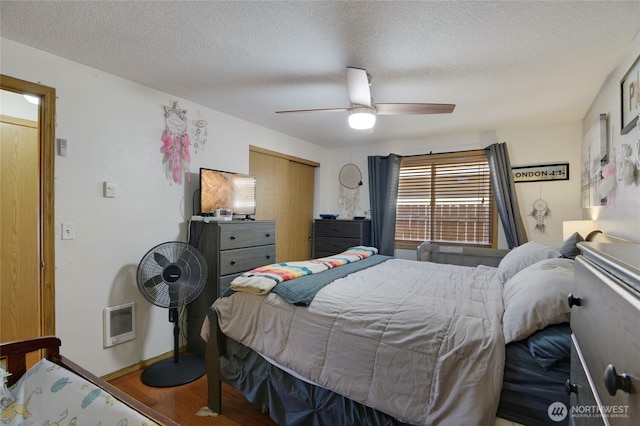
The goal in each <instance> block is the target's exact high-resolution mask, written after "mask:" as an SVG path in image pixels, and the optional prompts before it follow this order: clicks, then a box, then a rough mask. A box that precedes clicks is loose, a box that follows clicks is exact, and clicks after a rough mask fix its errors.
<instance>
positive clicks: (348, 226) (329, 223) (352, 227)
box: [315, 219, 369, 240]
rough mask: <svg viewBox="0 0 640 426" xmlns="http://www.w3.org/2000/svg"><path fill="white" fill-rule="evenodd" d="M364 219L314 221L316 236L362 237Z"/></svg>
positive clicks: (367, 223)
mask: <svg viewBox="0 0 640 426" xmlns="http://www.w3.org/2000/svg"><path fill="white" fill-rule="evenodd" d="M365 223H366V225H367V226H369V222H364V221H340V220H330V219H329V220H317V221H316V222H315V235H316V237H339V238H356V239H358V240H359V239H361V238H363V236H364V235H363V229H364V227H363V225H364V224H365Z"/></svg>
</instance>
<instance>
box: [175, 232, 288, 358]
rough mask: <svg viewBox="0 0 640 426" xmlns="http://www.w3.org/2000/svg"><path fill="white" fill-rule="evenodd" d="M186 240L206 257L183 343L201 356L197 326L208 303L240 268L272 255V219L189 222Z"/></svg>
mask: <svg viewBox="0 0 640 426" xmlns="http://www.w3.org/2000/svg"><path fill="white" fill-rule="evenodd" d="M189 231H190V238H189V243H190V244H191V245H193V246H195V247H196V248H198V250H200V252H202V254H203V255H204V257H205V259H206V261H207V267H208V276H207V285H206V287H205V289H204V290H203V291H202V293H201V294H200V296H198V298H197V299H196V300H194V301H193V302H191V303H190V304H189V305H188V306H187V344H188V350H189V352H191V353H193V354H196V355H199V356H204V350H205V342H204V341H203V340H202V338H201V337H200V328H201V326H202V322H203V321H204V318H205V317H206V315H207V312H208V310H209V307H210V306H211V304H212V303H213V302H214V301H215V300H216V299H217V298H218V297H220V296H221V295H222V294H224V292H225V291H227V289H228V288H229V286H230V285H231V281H233V279H234V278H235V277H237V276H238V275H240V274H242V273H243V272H246V271H249V270H251V269H254V268H257V267H258V266H262V265H268V264H270V263H274V262H275V258H276V246H275V242H276V223H275V222H274V221H228V222H209V223H204V222H192V223H191V225H190V230H189Z"/></svg>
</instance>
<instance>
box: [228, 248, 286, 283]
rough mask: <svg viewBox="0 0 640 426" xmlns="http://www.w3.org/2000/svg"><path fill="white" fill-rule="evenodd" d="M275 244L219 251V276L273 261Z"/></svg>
mask: <svg viewBox="0 0 640 426" xmlns="http://www.w3.org/2000/svg"><path fill="white" fill-rule="evenodd" d="M275 259H276V246H274V245H271V246H258V247H249V248H243V249H236V250H225V251H221V252H220V263H219V269H218V272H219V274H220V276H224V275H230V274H236V273H238V272H245V271H249V270H251V269H254V268H257V267H258V266H263V265H268V264H270V263H274V262H275Z"/></svg>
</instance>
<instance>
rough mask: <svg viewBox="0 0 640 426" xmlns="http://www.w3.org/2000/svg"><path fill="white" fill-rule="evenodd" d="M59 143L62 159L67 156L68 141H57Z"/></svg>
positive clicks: (59, 153) (59, 152)
mask: <svg viewBox="0 0 640 426" xmlns="http://www.w3.org/2000/svg"><path fill="white" fill-rule="evenodd" d="M57 141H58V155H59V156H61V157H66V156H67V140H66V139H61V138H60V139H57Z"/></svg>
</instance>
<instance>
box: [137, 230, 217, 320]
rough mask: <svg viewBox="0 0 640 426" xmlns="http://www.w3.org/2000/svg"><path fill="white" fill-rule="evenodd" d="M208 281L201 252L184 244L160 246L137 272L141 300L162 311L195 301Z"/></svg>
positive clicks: (166, 243) (179, 242)
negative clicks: (142, 298) (160, 308)
mask: <svg viewBox="0 0 640 426" xmlns="http://www.w3.org/2000/svg"><path fill="white" fill-rule="evenodd" d="M206 281H207V263H206V260H205V258H204V256H203V255H202V253H200V251H198V250H197V249H196V248H195V247H193V246H191V245H189V244H186V243H183V242H181V241H170V242H165V243H161V244H158V245H157V246H155V247H153V248H152V249H151V250H149V251H148V252H147V253H146V254H145V255H144V257H143V258H142V260H141V261H140V263H139V264H138V270H137V285H138V290H140V293H141V294H142V296H143V297H144V298H145V299H146V300H147V301H149V302H150V303H152V304H154V305H156V306H159V307H162V308H178V307H181V306H184V305H187V304H188V303H190V302H192V301H193V300H195V299H196V298H197V297H198V296H199V295H200V293H202V290H203V289H204V286H205V284H206Z"/></svg>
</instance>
